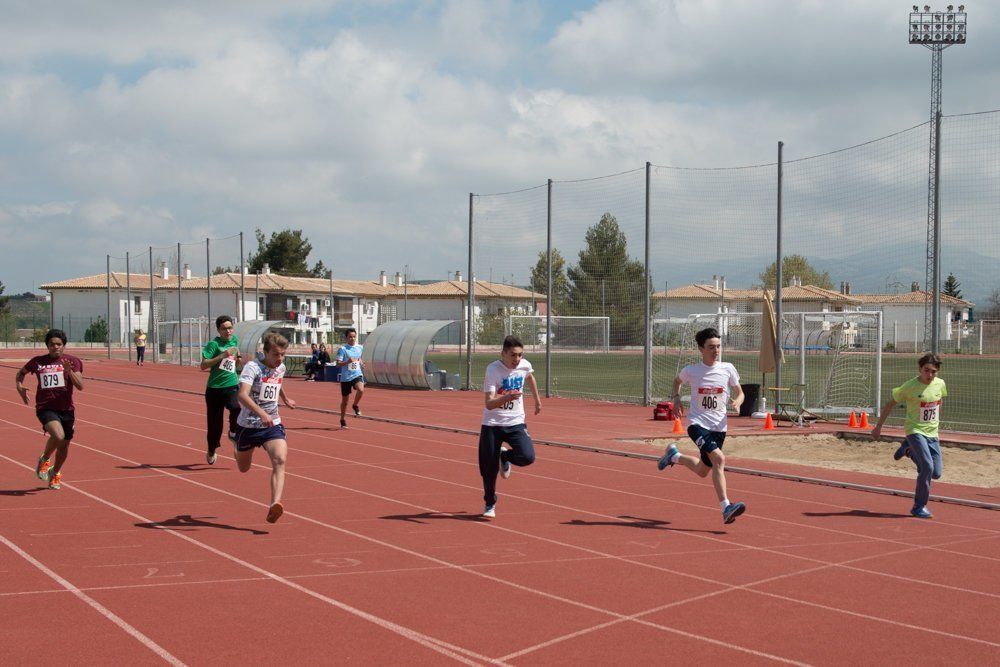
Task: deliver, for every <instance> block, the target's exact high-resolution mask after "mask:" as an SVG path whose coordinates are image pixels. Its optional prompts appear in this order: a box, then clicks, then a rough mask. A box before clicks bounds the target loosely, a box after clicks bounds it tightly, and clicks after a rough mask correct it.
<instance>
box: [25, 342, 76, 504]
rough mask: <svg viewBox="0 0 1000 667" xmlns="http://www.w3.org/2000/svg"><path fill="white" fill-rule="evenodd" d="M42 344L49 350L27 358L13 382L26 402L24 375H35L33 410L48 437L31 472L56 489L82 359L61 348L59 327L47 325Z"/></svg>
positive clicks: (66, 448) (69, 435) (72, 418)
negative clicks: (40, 354)
mask: <svg viewBox="0 0 1000 667" xmlns="http://www.w3.org/2000/svg"><path fill="white" fill-rule="evenodd" d="M45 347H47V348H49V353H48V354H43V355H42V356H40V357H35V358H34V359H31V360H30V361H28V363H26V364H25V365H24V368H22V369H21V370H19V371H18V372H17V379H16V380H15V381H14V384H15V386H16V387H17V393H18V394H20V395H21V400H22V401H24V404H25V405H30V403H29V401H28V388H27V387H25V386H24V378H25V376H27V375H29V374H30V375H35V376H37V377H38V393H37V394H35V414H36V415H37V416H38V421H40V422H41V423H42V430H43V431H44V432H45V433H48V435H49V439H48V441H46V443H45V453H43V454H42V455H41V456H40V457H39V458H38V465H37V466H36V467H35V474H36V475H37V476H38V479H40V480H42V481H48V483H49V488H50V489H58V488H59V487H60V486H61V482H62V472H61V471H62V467H63V464H64V463H66V456H67V454H69V441H70V440H72V439H73V423H74V421H75V414H74V411H73V389H74V387H75V388H76V389H80V390H82V389H83V362H82V361H80V360H79V359H77V358H76V357H74V356H72V355H69V354H65V353H64V352H63V350H64V349H65V348H66V334H65V333H63V332H62V331H61V330H60V329H51V330H50V331H49V332H48V333H47V334H45ZM53 453H54V454H55V461H54V462H53V460H52V454H53Z"/></svg>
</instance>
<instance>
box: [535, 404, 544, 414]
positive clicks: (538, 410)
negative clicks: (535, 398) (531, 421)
mask: <svg viewBox="0 0 1000 667" xmlns="http://www.w3.org/2000/svg"><path fill="white" fill-rule="evenodd" d="M541 412H542V404H541V403H535V414H536V415H537V414H541Z"/></svg>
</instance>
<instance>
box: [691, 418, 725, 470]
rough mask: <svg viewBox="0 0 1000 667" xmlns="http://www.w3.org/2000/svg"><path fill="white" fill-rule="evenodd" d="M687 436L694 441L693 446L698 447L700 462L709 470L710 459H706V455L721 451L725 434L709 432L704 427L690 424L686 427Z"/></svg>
mask: <svg viewBox="0 0 1000 667" xmlns="http://www.w3.org/2000/svg"><path fill="white" fill-rule="evenodd" d="M688 436H689V437H690V438H691V439H692V440H694V444H696V445H698V451H699V452H701V462H702V463H704V464H705V465H707V466H708V467H709V468H711V467H712V459H710V458H708V454H709V452H713V451H715V450H716V449H719V450H721V449H722V443H723V442H725V440H726V432H725V431H709V430H708V429H707V428H705V427H704V426H699V425H698V424H691V425H690V426H688Z"/></svg>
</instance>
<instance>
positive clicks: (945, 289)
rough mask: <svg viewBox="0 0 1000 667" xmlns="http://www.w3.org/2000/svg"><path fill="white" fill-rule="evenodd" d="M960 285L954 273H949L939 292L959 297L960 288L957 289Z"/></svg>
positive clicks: (960, 293)
mask: <svg viewBox="0 0 1000 667" xmlns="http://www.w3.org/2000/svg"><path fill="white" fill-rule="evenodd" d="M961 286H962V283H960V282H958V278H956V277H955V274H954V273H949V274H948V278H947V279H946V280H945V281H944V285H943V286H942V288H941V293H942V294H944V295H945V296H950V297H954V298H956V299H961V298H962V290H960V289H959V287H961Z"/></svg>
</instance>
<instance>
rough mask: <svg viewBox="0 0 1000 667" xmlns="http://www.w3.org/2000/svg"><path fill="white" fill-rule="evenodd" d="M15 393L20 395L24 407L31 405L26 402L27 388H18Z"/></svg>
mask: <svg viewBox="0 0 1000 667" xmlns="http://www.w3.org/2000/svg"><path fill="white" fill-rule="evenodd" d="M17 393H19V394H20V395H21V400H22V401H24V404H25V405H31V403H30V402H28V388H27V387H18V388H17Z"/></svg>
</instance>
